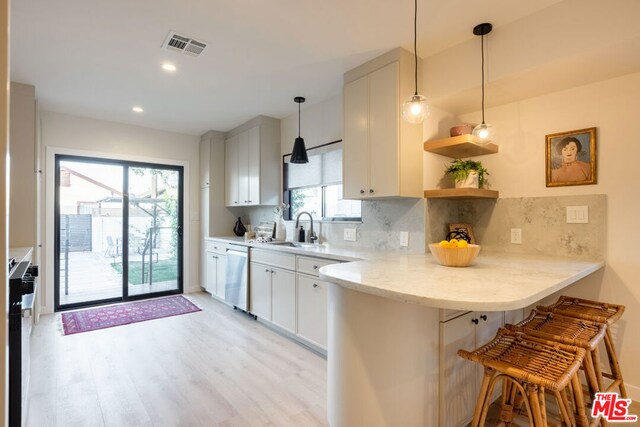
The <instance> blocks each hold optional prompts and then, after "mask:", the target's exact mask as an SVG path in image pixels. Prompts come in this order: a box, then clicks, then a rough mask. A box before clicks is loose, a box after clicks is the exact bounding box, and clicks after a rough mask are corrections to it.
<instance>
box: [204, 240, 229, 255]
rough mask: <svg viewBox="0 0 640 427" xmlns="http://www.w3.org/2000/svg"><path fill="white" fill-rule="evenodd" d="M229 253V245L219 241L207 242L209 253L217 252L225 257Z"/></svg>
mask: <svg viewBox="0 0 640 427" xmlns="http://www.w3.org/2000/svg"><path fill="white" fill-rule="evenodd" d="M226 251H227V244H226V243H222V242H219V241H212V240H207V252H215V253H217V254H221V255H224V253H225V252H226Z"/></svg>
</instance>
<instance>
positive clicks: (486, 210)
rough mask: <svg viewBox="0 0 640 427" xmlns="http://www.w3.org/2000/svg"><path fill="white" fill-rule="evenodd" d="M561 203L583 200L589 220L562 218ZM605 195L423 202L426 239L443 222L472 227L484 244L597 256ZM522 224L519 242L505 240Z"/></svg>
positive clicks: (439, 232) (437, 233)
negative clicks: (572, 220)
mask: <svg viewBox="0 0 640 427" xmlns="http://www.w3.org/2000/svg"><path fill="white" fill-rule="evenodd" d="M567 206H588V209H589V223H587V224H567V222H566V207H567ZM606 216H607V198H606V195H601V194H598V195H585V196H558V197H521V198H505V199H498V200H473V201H471V200H439V199H429V200H428V202H427V221H426V231H427V241H428V242H437V241H439V240H441V239H442V238H444V236H445V234H446V233H447V231H448V224H449V223H466V224H470V225H471V226H472V227H473V232H474V234H475V237H476V240H477V241H478V243H479V244H480V245H482V247H483V249H484V250H489V251H500V252H513V253H529V254H545V255H558V256H571V257H574V258H576V257H577V258H584V259H589V258H590V259H603V258H604V254H605V245H606ZM512 228H520V229H521V230H522V244H513V243H511V229H512Z"/></svg>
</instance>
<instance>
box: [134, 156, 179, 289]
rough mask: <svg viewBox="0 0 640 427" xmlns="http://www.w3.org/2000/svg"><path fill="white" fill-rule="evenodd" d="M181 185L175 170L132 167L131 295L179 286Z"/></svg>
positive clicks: (177, 172)
mask: <svg viewBox="0 0 640 427" xmlns="http://www.w3.org/2000/svg"><path fill="white" fill-rule="evenodd" d="M180 184H181V174H180V172H179V171H178V170H175V169H166V168H162V169H160V168H157V167H140V166H136V167H130V168H129V228H128V234H129V275H128V284H127V290H128V294H129V295H144V294H149V293H153V292H161V291H175V290H177V289H178V288H179V286H178V283H179V280H178V278H179V276H180V270H181V268H180V267H181V266H180V259H179V257H178V254H179V251H178V246H179V241H180V240H181V234H182V233H181V231H182V229H181V218H180V210H179V209H178V206H179V204H178V202H179V199H181V197H180V187H181V185H180Z"/></svg>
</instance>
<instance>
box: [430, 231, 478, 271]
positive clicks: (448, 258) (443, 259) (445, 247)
mask: <svg viewBox="0 0 640 427" xmlns="http://www.w3.org/2000/svg"><path fill="white" fill-rule="evenodd" d="M429 250H430V251H431V254H432V255H433V257H434V258H435V259H436V260H437V261H438V264H440V265H446V266H447V267H467V266H468V265H470V264H471V263H472V262H473V260H474V259H475V258H476V257H477V256H478V253H479V252H480V246H479V245H473V244H471V243H469V242H467V241H466V240H465V239H455V238H453V239H450V240H442V241H441V242H440V243H430V244H429Z"/></svg>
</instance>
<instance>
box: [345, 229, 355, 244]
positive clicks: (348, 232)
mask: <svg viewBox="0 0 640 427" xmlns="http://www.w3.org/2000/svg"><path fill="white" fill-rule="evenodd" d="M344 240H348V241H350V242H355V241H356V229H355V228H345V229H344Z"/></svg>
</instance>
